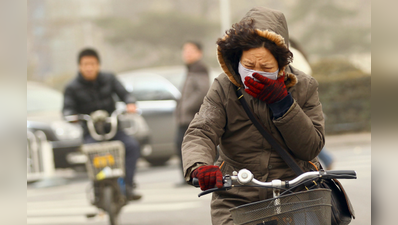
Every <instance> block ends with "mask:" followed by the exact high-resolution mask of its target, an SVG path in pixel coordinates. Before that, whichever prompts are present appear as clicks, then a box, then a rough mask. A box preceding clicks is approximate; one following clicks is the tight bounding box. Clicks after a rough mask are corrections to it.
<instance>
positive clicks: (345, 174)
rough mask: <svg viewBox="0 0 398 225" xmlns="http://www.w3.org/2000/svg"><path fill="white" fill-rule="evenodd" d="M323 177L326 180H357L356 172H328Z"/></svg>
mask: <svg viewBox="0 0 398 225" xmlns="http://www.w3.org/2000/svg"><path fill="white" fill-rule="evenodd" d="M325 172H326V174H325V175H323V177H324V178H326V179H333V178H335V179H357V172H355V170H328V171H325Z"/></svg>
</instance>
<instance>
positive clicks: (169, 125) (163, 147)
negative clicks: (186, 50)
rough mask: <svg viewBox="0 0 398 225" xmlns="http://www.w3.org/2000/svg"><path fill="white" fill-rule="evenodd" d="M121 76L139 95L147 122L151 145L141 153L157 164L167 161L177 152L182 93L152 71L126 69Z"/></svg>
mask: <svg viewBox="0 0 398 225" xmlns="http://www.w3.org/2000/svg"><path fill="white" fill-rule="evenodd" d="M118 79H119V80H120V81H121V82H122V84H123V85H124V86H125V88H126V90H127V91H129V92H131V93H132V94H133V95H134V97H136V99H137V107H138V109H139V112H140V113H141V115H142V116H143V117H144V118H145V121H146V122H147V124H148V126H149V129H150V134H151V140H150V143H151V148H148V147H147V148H145V149H141V157H142V158H144V159H146V160H147V161H148V162H149V163H150V164H151V165H153V166H160V165H164V164H165V163H166V162H167V161H168V160H169V159H170V158H171V157H172V156H173V155H175V153H176V150H175V141H174V140H175V139H174V136H175V132H176V124H175V118H174V110H175V107H176V105H177V100H178V99H179V98H180V96H181V94H180V92H179V90H178V89H177V88H176V87H175V86H174V85H173V84H172V83H171V82H169V81H168V80H167V79H165V78H164V77H162V76H160V75H158V74H156V73H150V72H140V71H133V72H126V73H122V74H119V75H118Z"/></svg>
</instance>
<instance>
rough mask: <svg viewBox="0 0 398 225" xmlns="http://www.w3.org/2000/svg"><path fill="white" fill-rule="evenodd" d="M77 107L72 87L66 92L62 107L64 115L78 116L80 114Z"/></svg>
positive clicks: (68, 87)
mask: <svg viewBox="0 0 398 225" xmlns="http://www.w3.org/2000/svg"><path fill="white" fill-rule="evenodd" d="M76 107H77V102H76V100H75V97H74V91H73V90H72V88H71V87H70V86H67V87H66V88H65V92H64V104H63V107H62V114H63V115H64V116H69V115H76V114H78V111H77V108H76Z"/></svg>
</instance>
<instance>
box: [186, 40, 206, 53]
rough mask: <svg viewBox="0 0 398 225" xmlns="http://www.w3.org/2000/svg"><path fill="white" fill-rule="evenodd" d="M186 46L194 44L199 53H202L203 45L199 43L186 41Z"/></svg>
mask: <svg viewBox="0 0 398 225" xmlns="http://www.w3.org/2000/svg"><path fill="white" fill-rule="evenodd" d="M185 44H193V45H195V46H196V48H197V49H198V50H199V51H202V44H200V43H199V42H197V41H186V42H185Z"/></svg>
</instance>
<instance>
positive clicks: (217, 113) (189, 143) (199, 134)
mask: <svg viewBox="0 0 398 225" xmlns="http://www.w3.org/2000/svg"><path fill="white" fill-rule="evenodd" d="M223 99H225V95H224V91H223V89H222V88H221V85H220V84H219V81H218V80H217V79H215V81H214V82H213V84H212V86H211V88H210V90H209V92H208V93H207V95H206V96H205V98H204V100H203V104H202V105H201V107H200V110H199V112H198V113H197V114H196V115H195V117H194V119H193V120H192V121H191V123H190V125H189V127H188V130H187V132H186V133H185V136H184V141H183V143H182V160H183V167H184V175H185V179H186V181H189V180H190V176H191V172H192V171H193V170H194V169H196V168H197V167H199V166H201V165H213V163H214V160H215V157H216V152H217V150H216V149H217V145H218V143H219V138H220V137H221V135H222V134H223V133H224V128H225V124H226V112H225V107H224V105H223V102H224V101H223Z"/></svg>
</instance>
